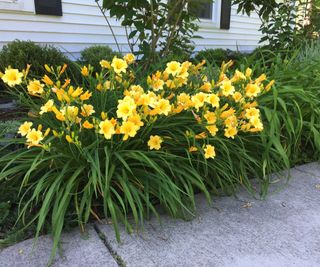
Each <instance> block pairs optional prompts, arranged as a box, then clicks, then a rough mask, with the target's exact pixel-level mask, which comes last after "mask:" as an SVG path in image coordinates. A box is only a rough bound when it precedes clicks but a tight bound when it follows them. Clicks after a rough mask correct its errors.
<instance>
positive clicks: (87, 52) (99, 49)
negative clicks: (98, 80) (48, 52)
mask: <svg viewBox="0 0 320 267" xmlns="http://www.w3.org/2000/svg"><path fill="white" fill-rule="evenodd" d="M115 56H117V57H121V54H120V53H119V52H115V51H113V50H112V49H111V48H110V47H109V46H106V45H95V46H91V47H87V48H85V49H83V50H82V51H81V57H80V59H79V60H78V62H79V64H81V65H89V64H90V65H91V66H92V67H93V69H94V71H97V72H100V70H101V66H100V60H101V58H104V59H106V60H112V59H113V57H115ZM51 65H53V64H51Z"/></svg>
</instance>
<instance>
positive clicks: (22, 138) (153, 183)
mask: <svg viewBox="0 0 320 267" xmlns="http://www.w3.org/2000/svg"><path fill="white" fill-rule="evenodd" d="M136 64H137V63H135V57H134V55H132V54H128V55H126V56H124V57H123V58H118V57H114V58H113V59H112V61H108V60H102V61H100V65H101V67H102V71H101V72H100V73H98V74H97V75H93V70H92V68H91V67H90V66H83V67H82V68H81V75H82V77H83V80H82V83H81V84H78V85H76V84H74V83H73V82H72V80H70V79H63V80H62V79H61V77H62V76H63V75H64V73H65V72H66V70H67V66H66V65H64V66H58V67H54V66H47V67H46V71H47V73H46V74H45V75H44V76H43V77H42V79H41V80H40V79H30V78H28V69H25V70H23V71H22V72H20V70H18V69H13V68H7V69H5V70H4V72H3V73H2V75H1V79H2V80H3V81H4V82H5V83H6V84H7V85H8V86H9V87H10V90H11V91H10V92H11V93H12V94H14V95H16V97H18V98H20V101H21V102H23V103H24V104H25V106H26V107H28V108H29V109H30V111H29V114H30V115H32V117H30V118H29V119H27V120H25V121H24V122H23V123H22V124H21V125H20V127H19V131H18V136H17V138H16V139H15V140H14V141H13V143H20V144H21V143H25V144H26V146H22V147H19V148H18V149H17V150H14V151H12V152H10V153H7V154H6V155H5V156H3V157H2V158H1V159H0V166H1V172H0V181H1V182H2V181H5V180H10V179H11V178H12V177H19V180H20V181H21V186H22V188H23V189H24V190H26V191H28V192H29V193H30V194H31V195H30V196H28V198H27V199H25V197H22V198H21V201H22V203H25V204H24V205H23V206H22V207H21V214H20V215H21V216H22V217H23V216H24V215H26V214H28V212H29V210H30V209H32V208H34V207H37V209H35V210H36V213H35V214H34V217H33V219H32V220H35V221H37V222H38V224H37V233H40V231H41V230H42V229H43V227H44V226H45V222H47V221H51V225H50V227H51V228H52V233H53V236H54V248H55V249H56V247H57V244H58V241H59V238H60V234H61V231H62V229H63V227H64V225H65V223H66V220H67V219H66V218H69V217H68V216H67V214H69V215H70V216H71V217H72V216H73V217H72V221H77V222H78V223H79V225H80V227H81V228H83V227H84V226H85V224H86V223H87V222H88V220H89V219H90V217H93V218H99V217H100V218H101V217H110V218H111V219H112V221H113V225H114V228H115V231H116V234H117V237H118V239H119V238H120V237H119V230H118V224H119V222H123V223H124V224H125V225H126V228H127V229H128V230H129V231H131V230H132V229H133V227H138V226H139V225H141V224H143V219H144V218H148V217H149V216H150V214H151V213H153V214H155V215H156V216H157V210H156V206H155V204H156V203H160V204H161V205H162V206H164V207H165V208H166V210H167V211H168V212H169V213H170V214H172V215H173V216H180V215H182V214H192V213H193V210H194V208H195V206H194V205H195V204H194V192H198V191H201V192H204V194H205V195H206V196H207V198H208V199H210V194H209V191H213V192H215V193H219V192H224V193H232V192H234V191H235V190H236V188H237V186H238V185H239V184H241V185H243V186H245V187H246V188H247V189H248V190H249V191H250V192H253V191H254V190H253V188H252V186H251V182H250V180H249V178H250V177H253V176H254V177H260V178H261V180H259V181H260V182H261V185H262V192H263V191H265V190H266V186H267V184H268V178H267V177H268V176H267V174H268V173H270V172H271V171H272V170H275V169H277V168H281V167H283V166H286V162H285V159H284V160H283V159H280V162H279V161H278V162H277V166H274V163H273V159H275V158H277V156H278V157H279V154H278V153H279V151H277V150H276V149H275V148H272V149H271V147H273V144H272V142H271V143H270V144H269V146H270V150H265V149H263V148H264V147H265V146H266V142H267V141H268V136H266V135H265V134H264V132H263V129H264V127H265V125H264V123H263V120H264V118H263V117H262V115H261V110H260V108H259V103H258V101H257V100H258V98H260V97H262V96H263V95H265V94H266V95H268V94H269V92H270V90H271V88H272V87H273V84H274V81H272V80H269V81H268V79H267V77H266V76H265V75H264V74H261V75H258V76H257V77H255V76H254V75H253V73H252V70H251V69H250V68H245V69H244V70H243V71H240V70H236V71H234V72H233V71H230V70H229V69H230V67H231V66H232V61H230V62H227V63H225V64H223V65H222V67H221V69H212V68H211V67H208V68H207V67H206V66H205V61H203V62H201V63H199V64H192V63H191V62H188V61H185V62H183V63H180V62H177V61H172V62H169V63H167V65H166V68H165V69H164V70H158V71H156V72H154V73H153V74H152V75H150V76H149V77H148V78H147V79H146V80H142V79H137V78H136V76H135V69H137V68H138V66H137V65H136ZM11 142H12V141H11ZM281 157H282V155H281ZM279 158H280V157H279ZM281 162H282V163H281ZM176 166H179V168H176ZM25 200H26V202H24V201H25ZM72 214H73V215H72ZM129 214H132V215H133V218H134V222H135V226H134V225H132V224H131V222H130V221H129V219H128V216H129Z"/></svg>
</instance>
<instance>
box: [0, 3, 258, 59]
mask: <svg viewBox="0 0 320 267" xmlns="http://www.w3.org/2000/svg"><path fill="white" fill-rule="evenodd" d="M219 6H220V0H216V6H215V7H214V10H213V19H212V20H204V19H202V20H200V21H199V26H200V29H199V31H198V32H197V35H199V36H201V37H202V38H201V39H200V38H199V39H194V42H195V44H196V49H195V50H196V51H200V50H202V49H208V48H219V47H221V48H229V49H233V50H241V51H249V50H253V49H254V48H255V47H256V46H257V45H258V42H259V40H260V38H261V34H260V32H259V31H258V29H259V27H260V19H259V17H258V16H257V15H256V14H253V15H252V16H251V17H247V16H246V15H241V14H237V12H236V10H237V8H236V7H232V10H231V25H230V30H221V29H219V21H220V16H219V10H220V7H219ZM62 9H63V16H62V17H58V16H47V15H36V14H34V1H33V0H0V47H2V46H3V45H5V44H6V43H8V42H10V41H13V40H15V39H20V40H31V41H35V42H37V43H39V44H43V45H45V44H50V45H55V46H57V47H58V48H60V49H62V50H63V51H65V52H66V53H67V54H68V55H69V56H70V57H72V58H76V57H78V56H79V54H80V51H81V50H83V49H84V48H85V47H88V46H91V45H95V44H106V45H109V46H110V47H111V48H113V49H115V50H116V45H115V41H114V38H113V36H112V34H111V31H110V29H109V28H108V27H107V24H106V22H105V20H104V18H103V16H102V15H101V13H100V10H99V9H98V7H97V5H96V3H95V1H94V0H62ZM109 21H110V23H111V25H112V26H113V28H114V31H115V33H116V36H117V40H118V43H119V45H120V48H121V50H122V52H128V51H129V48H128V45H127V39H126V35H125V29H124V28H123V27H121V22H120V21H118V20H116V19H113V18H109Z"/></svg>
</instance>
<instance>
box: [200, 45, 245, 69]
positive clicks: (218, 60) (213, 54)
mask: <svg viewBox="0 0 320 267" xmlns="http://www.w3.org/2000/svg"><path fill="white" fill-rule="evenodd" d="M244 56H246V54H242V53H240V52H238V51H232V50H229V49H222V48H217V49H205V50H202V51H200V52H198V53H197V54H196V56H195V60H196V61H197V62H201V61H202V60H206V61H207V62H208V63H209V64H211V65H216V66H221V64H222V62H223V61H225V62H227V61H229V60H233V61H235V63H237V61H239V60H241V58H242V57H244Z"/></svg>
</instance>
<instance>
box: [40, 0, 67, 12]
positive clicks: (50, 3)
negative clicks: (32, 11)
mask: <svg viewBox="0 0 320 267" xmlns="http://www.w3.org/2000/svg"><path fill="white" fill-rule="evenodd" d="M34 3H35V6H36V14H42V15H53V16H62V4H61V0H46V1H43V0H34Z"/></svg>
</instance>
